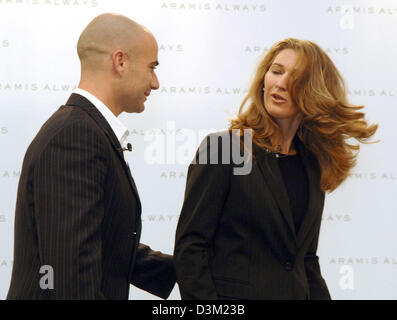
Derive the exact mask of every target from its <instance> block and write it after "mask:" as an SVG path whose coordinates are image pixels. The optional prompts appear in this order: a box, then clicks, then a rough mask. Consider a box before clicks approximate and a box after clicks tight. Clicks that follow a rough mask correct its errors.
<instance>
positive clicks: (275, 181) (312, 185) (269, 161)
mask: <svg viewBox="0 0 397 320" xmlns="http://www.w3.org/2000/svg"><path fill="white" fill-rule="evenodd" d="M294 141H295V145H296V148H297V151H298V153H299V154H300V155H301V157H302V161H303V164H304V167H305V170H306V172H307V177H308V184H309V196H308V206H307V208H308V209H307V212H306V214H305V216H304V218H303V221H302V224H301V226H300V229H299V231H298V234H296V230H295V224H294V218H293V213H292V209H291V206H290V202H289V198H288V193H287V189H286V187H285V185H284V180H283V177H282V174H281V171H280V167H279V165H278V162H277V161H278V160H277V158H276V157H275V156H274V155H273V154H271V153H269V152H266V151H264V150H262V149H260V148H259V147H258V146H256V145H253V148H254V150H253V151H254V154H255V158H256V159H257V162H258V166H259V168H260V171H261V172H262V175H263V177H264V181H265V183H266V185H267V186H268V188H269V189H270V191H271V193H272V195H273V198H274V199H275V200H276V202H277V204H278V206H279V208H280V211H281V213H282V215H283V217H284V220H285V222H286V223H287V225H288V228H289V231H290V232H291V235H292V237H293V239H294V241H295V244H296V245H297V246H298V247H300V246H301V245H302V244H303V242H304V240H305V239H306V236H307V235H308V234H309V231H310V229H311V227H312V226H313V224H314V223H315V222H316V218H318V217H319V216H320V215H319V213H318V211H319V210H321V208H320V207H319V205H320V202H321V201H319V199H321V198H322V196H323V195H322V192H321V190H320V186H319V183H320V171H319V170H318V169H317V167H316V165H317V164H316V163H315V161H314V159H313V158H312V156H311V155H310V154H309V153H308V152H307V150H306V148H305V147H304V145H303V143H302V142H301V141H300V140H299V138H298V137H297V136H295V138H294Z"/></svg>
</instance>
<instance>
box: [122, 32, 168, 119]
mask: <svg viewBox="0 0 397 320" xmlns="http://www.w3.org/2000/svg"><path fill="white" fill-rule="evenodd" d="M157 54H158V46H157V42H156V40H155V39H154V37H153V36H151V35H149V34H147V35H145V36H143V39H142V43H141V45H140V52H139V53H137V54H136V56H134V57H130V58H129V67H128V68H127V70H126V73H125V74H124V76H123V78H124V79H123V86H122V92H121V97H120V103H121V104H122V105H121V107H122V108H123V111H125V112H127V113H133V112H137V113H140V112H142V111H143V110H144V109H145V106H144V103H145V101H146V99H147V97H148V96H149V95H150V92H151V90H156V89H158V88H159V86H160V84H159V81H158V79H157V75H156V73H155V68H156V66H157V65H158V61H157Z"/></svg>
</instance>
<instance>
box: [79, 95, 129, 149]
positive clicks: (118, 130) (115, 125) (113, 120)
mask: <svg viewBox="0 0 397 320" xmlns="http://www.w3.org/2000/svg"><path fill="white" fill-rule="evenodd" d="M73 93H76V94H78V95H80V96H83V97H84V98H86V99H87V100H88V101H90V102H91V103H92V104H93V105H94V106H95V108H97V109H98V111H99V112H100V113H101V114H102V116H103V117H104V118H105V120H106V121H107V122H108V124H109V126H110V127H111V128H112V130H113V132H114V134H115V135H116V137H117V140H119V142H120V144H121V141H122V139H123V138H124V137H125V136H126V135H127V131H128V130H127V128H126V127H125V126H124V125H123V123H122V122H121V121H120V119H119V118H117V117H116V116H115V115H114V114H113V112H112V111H110V109H109V108H108V107H107V106H106V105H105V104H104V103H103V102H102V101H101V100H99V99H98V98H97V97H96V96H94V95H93V94H92V93H90V92H88V91H85V90H83V89H81V88H76V89H75V90H74V91H73Z"/></svg>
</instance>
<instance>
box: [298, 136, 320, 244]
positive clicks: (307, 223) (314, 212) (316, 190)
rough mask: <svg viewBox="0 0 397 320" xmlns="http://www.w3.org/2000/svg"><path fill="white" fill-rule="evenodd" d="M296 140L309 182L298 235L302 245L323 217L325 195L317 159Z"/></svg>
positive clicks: (299, 242)
mask: <svg viewBox="0 0 397 320" xmlns="http://www.w3.org/2000/svg"><path fill="white" fill-rule="evenodd" d="M295 141H296V142H297V143H296V144H295V145H296V146H297V149H298V152H299V153H300V154H301V157H302V162H303V165H304V167H305V169H306V173H307V179H308V183H309V197H308V202H309V203H308V205H307V212H306V214H305V216H304V218H303V221H302V224H301V226H300V229H299V232H298V237H297V240H298V246H299V247H300V246H301V245H302V244H303V242H304V240H305V239H306V236H307V235H308V234H309V231H310V230H311V227H312V226H313V224H314V223H315V222H316V220H317V219H318V218H320V217H321V212H319V211H320V210H321V203H322V200H321V199H322V198H323V197H324V194H323V193H322V191H321V189H320V179H321V171H320V169H319V168H318V164H317V163H316V160H315V159H314V157H313V156H312V155H310V154H309V153H308V151H307V149H306V148H305V147H304V145H303V143H302V142H301V141H300V140H299V139H298V138H296V139H295Z"/></svg>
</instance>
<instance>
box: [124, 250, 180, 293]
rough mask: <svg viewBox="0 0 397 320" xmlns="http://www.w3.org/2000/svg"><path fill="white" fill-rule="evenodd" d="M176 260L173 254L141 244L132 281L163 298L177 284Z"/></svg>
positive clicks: (135, 284)
mask: <svg viewBox="0 0 397 320" xmlns="http://www.w3.org/2000/svg"><path fill="white" fill-rule="evenodd" d="M175 281H176V278H175V269H174V261H173V258H172V256H171V255H168V254H164V253H161V252H159V251H153V250H152V249H150V247H148V246H147V245H144V244H139V246H138V250H137V255H136V260H135V265H134V270H133V273H132V278H131V279H130V283H131V284H133V285H134V286H136V287H138V288H140V289H142V290H145V291H148V292H150V293H151V294H154V295H156V296H158V297H161V298H163V299H167V298H168V296H169V295H170V293H171V291H172V289H173V287H174V285H175Z"/></svg>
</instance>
